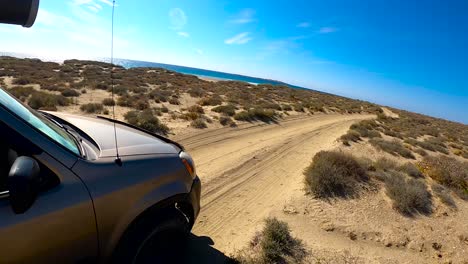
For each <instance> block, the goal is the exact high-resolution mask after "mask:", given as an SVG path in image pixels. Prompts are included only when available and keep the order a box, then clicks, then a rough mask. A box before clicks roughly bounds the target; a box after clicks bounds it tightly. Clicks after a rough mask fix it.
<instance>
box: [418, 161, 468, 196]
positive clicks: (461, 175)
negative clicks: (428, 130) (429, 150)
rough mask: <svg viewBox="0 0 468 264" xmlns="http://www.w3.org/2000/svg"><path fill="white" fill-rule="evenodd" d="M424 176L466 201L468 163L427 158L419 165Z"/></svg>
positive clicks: (467, 193)
mask: <svg viewBox="0 0 468 264" xmlns="http://www.w3.org/2000/svg"><path fill="white" fill-rule="evenodd" d="M420 167H421V169H422V170H423V172H424V174H426V175H427V176H429V177H431V178H432V179H434V180H435V181H436V182H438V183H439V184H441V185H443V186H446V187H448V188H450V189H452V190H453V191H454V192H455V193H456V194H457V195H458V196H459V197H460V198H462V199H465V200H468V163H467V162H460V161H458V160H456V159H454V158H449V157H446V156H438V157H430V156H427V157H425V158H424V160H423V161H422V162H421V163H420Z"/></svg>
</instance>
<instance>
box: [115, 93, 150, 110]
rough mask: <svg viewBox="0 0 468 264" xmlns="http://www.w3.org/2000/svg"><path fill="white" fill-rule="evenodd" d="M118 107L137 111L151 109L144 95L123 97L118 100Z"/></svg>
mask: <svg viewBox="0 0 468 264" xmlns="http://www.w3.org/2000/svg"><path fill="white" fill-rule="evenodd" d="M117 105H118V106H126V107H132V108H135V109H137V110H145V109H147V108H149V107H150V105H149V102H148V100H147V99H146V97H144V96H142V95H132V96H130V95H123V96H120V97H119V99H117Z"/></svg>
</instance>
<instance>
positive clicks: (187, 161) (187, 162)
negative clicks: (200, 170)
mask: <svg viewBox="0 0 468 264" xmlns="http://www.w3.org/2000/svg"><path fill="white" fill-rule="evenodd" d="M179 157H180V159H181V160H182V163H183V164H184V166H185V168H186V169H187V171H188V173H189V174H190V176H192V178H195V177H196V176H197V172H196V171H195V163H194V162H193V159H192V157H191V156H190V155H189V154H188V153H187V152H184V151H182V152H180V154H179Z"/></svg>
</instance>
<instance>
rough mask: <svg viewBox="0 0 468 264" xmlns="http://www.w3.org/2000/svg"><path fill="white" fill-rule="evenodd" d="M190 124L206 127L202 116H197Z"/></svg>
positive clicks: (199, 127) (200, 127)
mask: <svg viewBox="0 0 468 264" xmlns="http://www.w3.org/2000/svg"><path fill="white" fill-rule="evenodd" d="M190 126H192V127H194V128H198V129H203V128H207V127H208V126H207V125H206V122H205V120H204V119H203V118H197V119H195V120H193V121H192V122H191V123H190Z"/></svg>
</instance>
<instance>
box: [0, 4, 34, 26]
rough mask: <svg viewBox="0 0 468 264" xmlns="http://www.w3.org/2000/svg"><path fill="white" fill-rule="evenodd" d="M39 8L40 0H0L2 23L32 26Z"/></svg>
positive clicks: (0, 19)
mask: <svg viewBox="0 0 468 264" xmlns="http://www.w3.org/2000/svg"><path fill="white" fill-rule="evenodd" d="M38 10H39V0H0V24H1V23H5V24H15V25H21V26H23V27H31V26H32V25H33V24H34V21H35V20H36V16H37V11H38Z"/></svg>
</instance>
